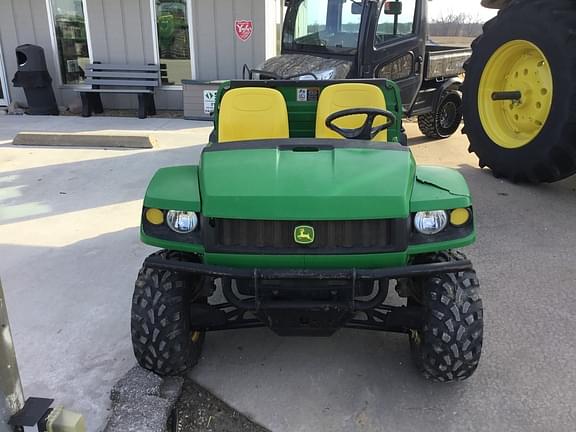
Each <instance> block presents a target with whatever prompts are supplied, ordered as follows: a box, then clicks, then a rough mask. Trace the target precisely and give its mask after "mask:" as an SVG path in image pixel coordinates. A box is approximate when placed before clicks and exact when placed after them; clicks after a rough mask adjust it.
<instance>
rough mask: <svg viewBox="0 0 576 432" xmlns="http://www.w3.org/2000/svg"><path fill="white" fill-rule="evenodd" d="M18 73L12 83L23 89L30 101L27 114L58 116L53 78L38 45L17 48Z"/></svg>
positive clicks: (42, 51) (42, 50)
mask: <svg viewBox="0 0 576 432" xmlns="http://www.w3.org/2000/svg"><path fill="white" fill-rule="evenodd" d="M16 59H17V60H18V72H16V75H15V76H14V79H13V80H12V83H13V84H14V87H22V88H23V89H24V93H26V99H27V100H28V110H27V111H26V113H27V114H30V115H58V114H60V113H59V111H58V104H57V103H56V97H55V96H54V90H53V89H52V77H51V76H50V74H49V73H48V66H47V65H46V57H45V56H44V49H43V48H42V47H39V46H36V45H29V44H27V45H20V46H19V47H18V48H16Z"/></svg>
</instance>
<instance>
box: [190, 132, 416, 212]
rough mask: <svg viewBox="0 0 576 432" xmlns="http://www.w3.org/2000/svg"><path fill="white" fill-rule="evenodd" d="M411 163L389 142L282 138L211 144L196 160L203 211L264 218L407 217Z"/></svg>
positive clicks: (411, 173) (407, 157) (408, 155)
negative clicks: (198, 169) (197, 160)
mask: <svg viewBox="0 0 576 432" xmlns="http://www.w3.org/2000/svg"><path fill="white" fill-rule="evenodd" d="M414 173H415V164H414V160H413V158H412V155H411V153H410V152H409V151H408V150H407V149H406V148H404V147H401V146H399V145H394V144H377V143H367V142H366V143H365V142H362V141H354V142H351V141H342V140H306V139H302V140H294V139H292V140H286V141H284V140H280V141H273V142H270V141H257V142H247V143H231V144H214V145H212V146H210V147H207V148H206V149H205V150H204V152H203V155H202V161H201V166H200V187H201V197H202V213H203V214H204V215H205V216H207V217H217V218H235V219H264V220H304V221H306V220H346V219H382V218H406V217H408V215H409V212H410V208H409V206H410V195H411V192H412V186H413V182H414Z"/></svg>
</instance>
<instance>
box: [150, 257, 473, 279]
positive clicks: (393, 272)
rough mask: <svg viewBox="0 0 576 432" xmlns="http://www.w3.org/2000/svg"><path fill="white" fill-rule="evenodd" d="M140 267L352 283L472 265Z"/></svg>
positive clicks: (164, 263) (166, 263) (161, 263)
mask: <svg viewBox="0 0 576 432" xmlns="http://www.w3.org/2000/svg"><path fill="white" fill-rule="evenodd" d="M144 265H145V266H146V267H150V268H156V269H160V270H171V271H175V272H180V273H190V274H196V275H201V276H209V277H213V278H233V279H254V280H255V281H258V280H282V279H290V280H294V279H297V280H306V279H326V280H348V281H351V282H354V281H360V280H379V279H402V278H412V277H422V276H430V275H433V274H439V273H456V272H461V271H466V270H471V269H472V262H471V261H469V260H463V261H455V262H442V263H432V264H416V265H407V266H403V267H392V268H378V269H358V268H351V269H269V268H265V269H261V268H238V267H225V266H215V265H207V264H202V263H194V262H185V261H177V260H166V259H163V258H160V257H158V256H151V257H148V258H147V259H146V261H145V262H144Z"/></svg>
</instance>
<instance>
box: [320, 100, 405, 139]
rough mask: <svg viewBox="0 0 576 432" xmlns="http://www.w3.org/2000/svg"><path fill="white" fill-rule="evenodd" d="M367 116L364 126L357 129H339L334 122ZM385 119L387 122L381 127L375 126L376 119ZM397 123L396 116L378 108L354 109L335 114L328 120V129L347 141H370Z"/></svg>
mask: <svg viewBox="0 0 576 432" xmlns="http://www.w3.org/2000/svg"><path fill="white" fill-rule="evenodd" d="M362 114H363V115H365V116H366V120H365V121H364V124H363V125H362V126H360V127H359V128H357V129H345V128H341V127H338V126H336V125H335V124H334V122H335V121H336V120H338V119H341V118H344V117H349V116H353V115H362ZM378 117H384V118H386V120H387V122H386V123H384V124H383V125H380V126H376V127H375V126H374V122H375V121H376V118H378ZM394 123H396V115H395V114H394V113H392V112H390V111H385V110H381V109H376V108H352V109H347V110H343V111H338V112H335V113H334V114H331V115H330V116H328V118H327V119H326V127H327V128H328V129H330V130H332V131H334V132H336V133H337V134H339V135H341V136H342V137H344V138H346V139H359V140H367V141H370V140H372V139H374V137H375V136H376V135H378V134H379V133H380V132H382V131H383V130H386V129H388V128H389V127H391V126H392V125H394Z"/></svg>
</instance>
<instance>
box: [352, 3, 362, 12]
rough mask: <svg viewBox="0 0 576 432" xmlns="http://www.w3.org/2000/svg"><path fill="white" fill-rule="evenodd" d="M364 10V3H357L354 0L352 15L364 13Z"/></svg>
mask: <svg viewBox="0 0 576 432" xmlns="http://www.w3.org/2000/svg"><path fill="white" fill-rule="evenodd" d="M363 11H364V4H363V3H357V2H355V1H353V2H352V15H362V12H363Z"/></svg>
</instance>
